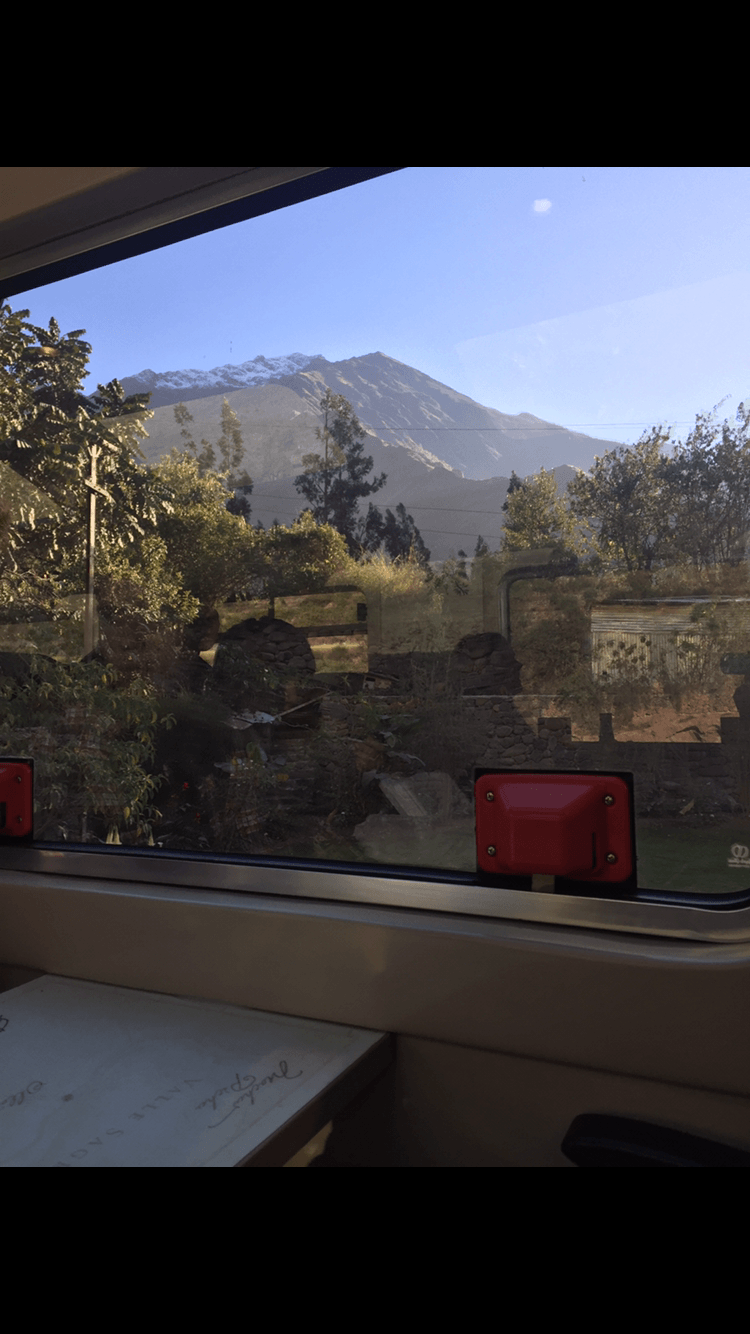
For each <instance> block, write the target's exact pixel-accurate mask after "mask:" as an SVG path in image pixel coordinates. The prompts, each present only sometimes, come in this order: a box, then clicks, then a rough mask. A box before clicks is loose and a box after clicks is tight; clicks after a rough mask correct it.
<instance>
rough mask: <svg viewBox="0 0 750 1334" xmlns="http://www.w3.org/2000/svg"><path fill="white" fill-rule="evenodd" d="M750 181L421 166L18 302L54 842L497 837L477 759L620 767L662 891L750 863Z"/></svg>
mask: <svg viewBox="0 0 750 1334" xmlns="http://www.w3.org/2000/svg"><path fill="white" fill-rule="evenodd" d="M749 196H750V172H748V170H747V169H745V168H732V167H729V168H702V167H701V168H676V167H675V168H642V167H627V168H623V167H523V168H504V167H458V168H454V167H435V168H432V167H422V168H419V167H417V168H407V169H404V170H402V171H399V172H396V173H394V174H393V175H388V176H384V177H380V178H378V179H376V180H372V181H368V182H365V183H362V184H359V185H356V186H354V187H352V188H350V189H348V190H344V191H339V192H338V193H335V194H332V195H329V196H325V197H323V198H319V199H314V200H310V201H308V202H305V203H302V204H299V205H297V206H295V207H294V208H288V209H283V210H281V211H279V212H276V213H272V214H269V215H267V216H264V217H261V218H256V219H253V220H252V221H249V222H245V223H240V224H237V225H235V226H233V227H231V228H226V229H225V230H222V231H215V232H210V233H207V234H206V235H204V236H201V237H198V238H195V239H193V240H189V241H184V242H180V243H179V244H176V245H173V246H168V247H166V248H164V249H163V250H161V251H157V252H154V253H152V254H148V255H144V256H141V257H138V258H135V259H129V260H126V261H124V262H122V263H120V264H114V265H110V266H109V267H107V268H104V269H101V270H97V271H94V272H92V273H88V274H84V275H81V276H78V277H75V278H71V279H69V280H66V281H62V282H58V283H55V284H53V285H51V286H49V287H46V288H42V289H38V290H35V291H32V292H29V293H28V294H27V295H26V296H20V297H14V298H13V299H12V301H11V302H10V304H9V305H6V306H5V307H3V312H2V318H1V319H0V498H1V507H0V582H1V583H2V599H0V603H1V606H0V749H2V752H3V753H4V754H7V755H13V756H20V755H30V756H33V758H34V761H35V795H36V814H35V837H36V838H37V839H38V840H40V841H43V842H55V843H68V844H84V845H87V846H98V847H101V846H102V845H105V844H115V845H121V846H122V845H130V846H133V847H140V848H143V847H149V848H154V849H163V850H166V851H170V852H179V851H185V852H210V853H214V854H216V855H222V854H233V855H242V856H270V857H297V858H305V859H326V860H334V861H341V862H348V863H351V862H357V863H360V864H363V865H364V864H372V865H373V866H384V865H389V866H393V865H399V866H403V867H416V868H431V869H433V870H444V871H468V872H473V871H474V870H475V868H476V849H475V833H474V814H473V806H474V795H473V793H474V772H475V769H476V768H484V769H488V768H493V767H497V768H502V769H516V768H517V769H519V770H544V769H553V770H584V771H591V770H595V771H599V770H602V771H605V772H612V773H622V772H626V773H632V775H633V785H634V794H635V812H636V832H637V846H638V857H639V863H638V868H639V869H638V880H639V884H640V885H641V886H643V887H647V888H651V889H656V890H679V891H681V892H684V891H695V892H700V893H720V892H728V891H733V890H739V889H744V888H745V887H746V885H747V883H748V881H750V760H749V759H748V755H750V748H749V747H748V741H750V571H749V570H748V563H747V558H748V541H749V539H750V434H749V432H750V399H746V395H747V393H748V389H749V388H750V386H748V382H747V366H748V357H747V350H748V348H747V340H748V335H747V332H746V328H745V319H744V312H745V309H746V306H747V301H746V298H747V296H748V295H749V294H750V274H749V273H748V269H747V259H746V256H747V253H748V237H747V231H748V218H750V210H749V209H748V204H749V203H750V199H749ZM24 312H27V313H24Z"/></svg>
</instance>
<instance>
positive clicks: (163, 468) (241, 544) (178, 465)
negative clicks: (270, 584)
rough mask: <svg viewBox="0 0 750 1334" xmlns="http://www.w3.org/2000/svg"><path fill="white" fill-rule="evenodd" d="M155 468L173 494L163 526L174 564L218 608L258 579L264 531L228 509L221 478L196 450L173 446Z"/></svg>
mask: <svg viewBox="0 0 750 1334" xmlns="http://www.w3.org/2000/svg"><path fill="white" fill-rule="evenodd" d="M154 471H155V472H156V474H157V477H158V478H159V480H160V482H161V483H162V485H163V486H164V488H165V489H166V491H167V492H168V494H169V496H170V497H171V505H170V512H169V513H167V514H164V515H163V516H162V517H161V518H160V520H159V525H158V531H159V535H160V536H161V537H162V538H163V540H164V542H165V544H166V548H167V552H168V560H169V565H170V568H171V569H172V570H174V571H178V572H179V574H180V575H181V577H182V581H183V583H184V586H185V588H186V589H187V590H188V591H189V592H190V593H192V594H193V596H194V597H196V598H197V599H198V600H199V602H200V603H201V604H202V605H203V606H206V607H215V606H216V605H217V603H219V602H224V601H225V600H226V599H227V598H228V597H229V596H230V595H231V594H232V593H235V592H238V591H241V590H242V589H244V588H245V587H246V585H247V584H248V583H249V581H250V579H251V578H252V576H253V572H254V569H255V566H256V564H257V561H256V550H255V549H256V546H257V543H258V534H257V533H256V531H255V530H254V529H253V528H250V527H249V525H248V524H246V523H245V522H244V520H243V519H241V518H239V517H237V516H235V515H232V514H229V513H228V512H227V508H226V498H227V493H226V491H225V489H224V484H223V481H222V479H221V477H219V476H218V475H217V474H216V473H211V472H206V471H205V470H204V469H203V468H202V467H201V465H200V463H199V462H198V460H197V459H196V458H194V457H191V455H190V454H188V453H183V454H179V453H178V452H177V451H176V450H172V453H171V454H170V455H169V456H168V457H167V458H165V459H162V461H161V463H160V464H159V465H158V467H157V468H156V469H155V470H154Z"/></svg>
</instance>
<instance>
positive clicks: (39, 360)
mask: <svg viewBox="0 0 750 1334" xmlns="http://www.w3.org/2000/svg"><path fill="white" fill-rule="evenodd" d="M28 314H29V312H28V311H18V312H13V311H11V310H10V308H9V307H8V306H5V305H4V306H2V307H0V463H4V464H7V465H8V466H9V467H10V468H11V469H12V470H13V471H14V472H15V473H16V474H17V475H18V476H20V477H21V478H23V479H24V480H25V481H26V482H27V483H29V484H30V485H31V486H32V487H33V488H35V490H36V493H37V494H38V495H39V497H40V498H41V500H42V503H41V504H40V505H38V506H34V505H33V504H32V505H28V506H26V507H25V508H24V512H23V514H21V515H19V518H18V521H17V523H16V524H15V525H14V530H13V536H12V544H13V549H14V557H15V560H16V562H17V565H18V567H19V569H20V570H22V571H23V572H24V573H30V572H33V570H34V567H35V566H36V571H37V573H38V572H39V570H40V568H43V569H44V572H45V574H46V575H47V577H54V578H56V579H57V580H58V581H59V585H60V587H61V588H64V587H66V586H67V588H68V589H71V590H72V589H80V588H81V587H82V582H83V568H84V553H85V534H86V514H87V507H88V487H87V480H86V479H87V478H88V477H89V474H90V469H91V459H92V453H95V454H96V456H97V482H98V485H99V486H100V487H101V488H102V490H103V491H104V492H105V493H106V495H105V496H103V497H102V499H101V502H100V503H99V505H98V511H99V512H98V515H97V518H98V527H99V540H100V542H101V543H102V545H103V546H106V545H107V544H109V545H116V546H118V547H120V548H122V547H125V546H127V545H129V544H130V545H133V544H136V545H137V543H138V541H139V540H140V539H142V538H143V537H144V535H145V533H146V531H147V530H148V529H149V528H150V527H152V526H153V524H154V523H155V522H156V519H157V516H158V514H159V513H160V512H161V511H163V508H164V505H165V503H166V496H165V495H164V494H163V492H162V491H161V490H160V487H159V486H158V484H157V483H155V481H154V478H153V476H152V475H151V474H149V472H148V470H147V469H145V468H144V467H142V466H141V461H142V458H143V456H142V452H141V449H140V440H141V439H142V438H143V437H144V436H145V435H146V431H145V428H144V425H143V423H144V421H145V420H146V419H147V418H149V417H150V416H151V415H152V414H151V412H150V410H149V408H148V396H143V395H134V396H130V397H126V396H125V394H124V392H123V389H122V386H121V385H120V384H119V382H118V381H117V380H112V381H111V382H110V383H109V384H107V385H99V386H98V388H97V391H96V393H95V394H93V395H90V396H88V397H87V396H85V395H84V393H83V389H82V385H83V380H84V378H85V376H86V374H87V371H86V366H87V364H88V360H89V354H90V352H91V347H90V345H89V344H88V343H86V342H84V341H83V333H84V332H85V331H84V330H82V329H77V330H74V331H73V332H71V333H69V334H65V335H63V334H62V333H61V331H60V327H59V325H58V324H57V322H56V321H55V320H54V319H52V320H50V322H49V326H48V327H47V328H42V327H38V326H36V325H32V324H29V323H28V320H27V316H28Z"/></svg>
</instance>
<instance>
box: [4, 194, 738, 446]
mask: <svg viewBox="0 0 750 1334" xmlns="http://www.w3.org/2000/svg"><path fill="white" fill-rule="evenodd" d="M749 243H750V169H748V168H746V167H409V168H405V169H404V170H402V171H400V172H397V173H394V174H393V175H390V176H386V177H380V178H379V179H377V180H374V181H368V182H365V183H363V184H361V185H358V186H354V187H352V188H351V189H349V190H346V191H341V192H338V193H336V194H333V195H329V196H327V197H325V198H323V199H316V200H311V201H309V202H307V203H305V204H301V205H297V206H296V207H294V208H290V209H285V210H282V211H280V212H278V213H274V214H271V215H269V216H267V217H263V218H259V219H254V220H252V221H250V222H247V223H242V224H240V225H239V226H236V227H233V228H230V229H226V230H224V231H221V232H212V233H210V234H209V235H207V236H203V237H199V238H196V239H195V240H191V241H186V242H182V243H180V244H178V245H175V246H171V247H168V248H167V249H165V250H162V251H158V252H156V253H154V254H150V255H144V256H141V257H139V258H136V259H132V260H127V261H125V262H123V263H121V264H118V265H112V266H110V267H108V268H105V269H100V270H98V271H96V272H94V273H90V274H85V275H82V276H80V277H76V278H71V279H68V280H66V281H64V282H61V283H56V284H53V285H51V286H50V287H47V288H42V289H39V290H37V291H34V292H31V293H29V294H28V295H26V296H23V295H21V296H17V297H14V298H13V299H12V301H11V305H12V306H13V308H14V309H19V308H22V307H29V308H30V309H31V313H32V318H33V319H34V320H35V321H36V322H38V323H46V322H47V320H48V319H49V317H50V316H51V315H54V316H55V317H56V318H57V319H58V320H59V322H60V324H61V325H62V327H63V329H64V330H65V331H67V330H70V329H74V328H85V329H86V330H87V336H88V339H89V341H90V342H91V343H92V344H93V349H94V350H93V356H92V361H91V377H90V379H89V380H88V382H87V385H88V387H89V388H91V389H93V388H94V385H95V383H96V382H97V381H105V380H109V379H111V378H112V377H114V376H125V375H129V374H133V373H135V372H137V371H140V370H143V369H145V368H146V367H150V368H151V369H152V370H155V371H166V370H177V369H183V368H190V367H194V368H196V369H211V368H212V367H214V366H221V365H224V364H226V363H228V362H229V363H235V364H236V363H239V362H242V361H246V360H248V359H250V358H253V357H255V356H258V355H260V354H262V355H265V356H269V357H270V356H279V355H282V354H284V353H290V352H305V353H318V352H319V353H322V354H323V355H324V356H326V357H328V358H329V359H330V360H339V359H343V358H346V357H350V356H355V355H361V354H364V353H367V352H375V351H379V352H384V353H387V354H388V355H390V356H392V357H395V358H397V359H398V360H400V361H404V362H407V363H408V364H409V365H412V366H415V367H416V368H417V369H419V370H421V371H424V372H426V373H428V374H430V375H432V376H434V377H435V378H436V379H438V380H441V381H442V382H444V383H446V384H448V385H450V386H451V387H452V388H454V389H457V390H459V391H460V392H461V393H465V394H468V395H470V396H471V397H472V398H475V399H477V400H478V401H479V402H481V403H483V404H485V405H487V406H489V407H495V408H499V409H500V410H501V411H504V412H512V413H515V412H531V413H534V414H535V415H536V416H539V417H542V418H545V419H547V420H550V421H554V422H556V423H558V424H561V425H567V426H572V427H575V428H577V429H580V430H583V431H585V432H586V433H587V434H592V435H597V436H600V437H604V438H606V439H611V440H622V441H633V440H636V439H637V438H638V436H639V435H640V433H641V431H642V430H643V429H644V428H645V427H647V426H649V425H652V424H654V423H656V422H658V421H659V422H665V423H667V424H675V425H676V426H677V428H678V430H679V433H680V434H684V433H685V431H686V429H688V428H689V426H690V425H691V424H692V423H693V421H694V419H695V415H696V413H697V412H700V411H705V410H708V409H711V408H712V407H713V406H714V405H715V404H716V403H718V402H719V401H720V400H721V399H726V402H725V404H724V406H723V408H722V415H728V414H729V413H730V412H732V411H733V410H734V409H735V408H736V407H737V405H738V404H739V403H740V402H741V401H742V400H743V398H744V397H745V396H746V395H748V394H750V335H749V334H748V321H747V311H748V309H749V308H750V302H749V301H748V298H749V297H750V248H749Z"/></svg>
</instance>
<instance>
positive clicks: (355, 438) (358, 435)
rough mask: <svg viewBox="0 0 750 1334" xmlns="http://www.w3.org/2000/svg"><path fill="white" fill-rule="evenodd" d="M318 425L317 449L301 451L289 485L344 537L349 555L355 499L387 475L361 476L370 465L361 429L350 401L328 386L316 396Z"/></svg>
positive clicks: (367, 472) (315, 515) (380, 484)
mask: <svg viewBox="0 0 750 1334" xmlns="http://www.w3.org/2000/svg"><path fill="white" fill-rule="evenodd" d="M320 409H321V412H322V413H323V425H322V427H318V429H317V431H316V435H317V437H318V439H319V440H320V442H321V444H322V445H323V453H322V454H306V455H305V456H304V458H303V459H302V463H303V467H304V472H302V473H301V474H300V475H299V476H298V477H296V478H295V480H294V485H295V487H296V488H297V490H298V491H299V493H300V495H303V496H304V497H305V499H306V500H307V501H308V502H309V504H310V512H311V514H312V515H313V518H314V519H315V520H316V522H317V523H330V524H331V525H332V526H333V527H334V528H335V529H336V530H337V532H339V533H341V535H342V536H343V537H344V539H345V541H346V544H347V547H348V550H349V552H350V553H351V554H354V553H355V552H356V551H357V547H358V544H357V531H356V530H357V502H358V501H359V500H361V499H363V498H364V497H365V496H369V495H372V494H373V493H374V492H376V491H379V490H380V489H381V487H383V486H385V481H386V475H385V473H381V475H380V477H374V478H373V479H372V480H371V481H368V480H366V479H367V478H368V477H369V476H370V473H371V472H372V469H373V459H372V456H371V455H368V454H365V452H364V442H365V440H366V438H367V436H366V433H365V431H364V429H363V427H362V425H361V423H360V422H359V421H358V419H357V417H356V416H355V415H354V409H353V408H352V405H351V403H349V401H348V400H347V399H345V398H344V397H343V395H341V394H334V393H333V392H332V391H331V390H330V389H327V390H326V392H325V394H324V395H323V397H322V398H321V400H320Z"/></svg>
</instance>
